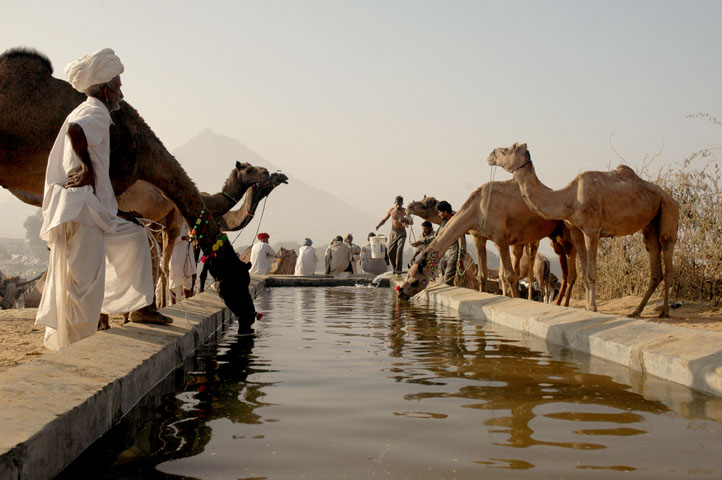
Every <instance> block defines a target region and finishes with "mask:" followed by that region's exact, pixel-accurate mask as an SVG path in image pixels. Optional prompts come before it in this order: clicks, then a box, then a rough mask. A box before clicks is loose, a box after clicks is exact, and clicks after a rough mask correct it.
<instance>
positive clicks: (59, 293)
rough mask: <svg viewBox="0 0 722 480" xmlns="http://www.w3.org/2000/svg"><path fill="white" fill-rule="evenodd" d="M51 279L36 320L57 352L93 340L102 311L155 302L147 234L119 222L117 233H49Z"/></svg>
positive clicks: (71, 229)
mask: <svg viewBox="0 0 722 480" xmlns="http://www.w3.org/2000/svg"><path fill="white" fill-rule="evenodd" d="M49 236H50V241H49V242H48V243H49V244H50V246H51V250H50V259H49V261H48V276H47V281H46V283H45V288H44V289H43V295H42V299H41V300H40V305H39V307H38V313H37V316H36V319H35V323H36V324H37V325H44V326H45V327H46V328H45V340H44V344H45V347H46V348H49V349H51V350H58V349H60V348H63V347H66V346H68V345H69V344H71V343H73V342H76V341H78V340H80V339H82V338H85V337H89V336H90V335H92V334H94V333H95V332H96V330H97V328H98V318H99V316H100V312H101V310H102V311H103V312H105V313H121V312H130V311H133V310H137V309H138V308H141V307H144V306H146V305H149V304H150V303H152V301H153V276H152V272H151V263H150V251H149V249H148V240H147V236H146V233H145V230H144V229H143V228H142V227H140V226H138V225H136V224H134V223H131V222H126V221H120V222H119V223H118V229H117V231H116V233H113V234H106V233H104V232H103V231H102V230H101V229H100V228H98V227H96V226H87V225H83V224H81V223H77V222H68V223H64V224H62V225H60V226H58V227H56V228H54V229H53V230H52V231H50V232H49Z"/></svg>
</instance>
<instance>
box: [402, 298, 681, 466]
mask: <svg viewBox="0 0 722 480" xmlns="http://www.w3.org/2000/svg"><path fill="white" fill-rule="evenodd" d="M389 341H390V344H391V352H390V354H389V355H390V356H392V357H399V356H401V355H402V353H403V352H404V350H406V356H407V357H411V358H413V359H415V360H416V361H415V362H413V363H411V364H410V366H409V364H405V363H395V364H394V367H393V368H391V369H388V372H389V373H390V374H392V377H393V378H394V379H395V380H396V381H399V382H406V383H411V384H420V385H423V386H424V387H428V386H444V387H445V388H443V389H441V390H438V389H435V390H433V391H430V390H429V389H428V388H424V389H422V390H421V391H419V392H418V393H414V394H407V395H405V397H404V398H405V399H406V400H408V401H410V402H414V404H415V405H416V406H418V405H419V402H420V401H425V400H432V399H449V398H456V399H462V400H464V402H462V403H461V405H460V406H461V407H462V408H469V409H479V410H486V411H490V412H491V413H492V418H490V419H487V420H485V421H484V422H483V423H484V425H485V426H486V428H487V433H488V435H489V436H490V438H491V439H492V444H494V445H497V446H503V447H513V448H528V447H533V446H546V447H558V448H567V449H576V450H598V449H604V448H606V446H607V445H606V443H605V441H606V439H605V437H607V438H608V437H628V436H635V435H643V434H646V433H647V431H646V430H645V429H644V428H642V427H639V428H633V427H622V426H621V425H629V424H635V425H638V426H639V425H640V424H641V423H642V422H644V416H643V415H642V414H643V413H645V412H647V413H652V414H661V413H665V412H668V411H669V409H668V408H667V407H666V406H665V405H664V404H663V403H661V402H658V401H651V400H647V399H645V398H644V397H642V396H641V395H639V394H636V393H633V392H630V391H629V390H628V386H626V385H620V384H618V383H616V382H614V381H613V380H612V379H611V378H610V377H608V376H604V375H594V374H589V373H582V372H580V371H579V370H578V367H577V365H576V364H574V363H571V362H564V361H556V360H552V359H550V358H549V356H548V355H546V354H542V353H540V352H535V351H532V350H529V349H527V348H524V347H521V346H519V345H517V344H516V343H515V342H511V341H509V340H505V339H503V338H500V337H498V336H496V335H494V334H489V333H487V331H486V330H485V328H484V326H474V327H469V326H468V324H465V323H464V322H461V321H453V320H446V321H440V319H439V318H438V316H437V315H434V314H433V312H431V311H429V310H428V308H427V307H419V306H415V305H409V304H404V305H402V304H398V305H397V306H395V307H394V309H393V314H392V315H391V319H390V322H389ZM419 365H422V366H423V368H419ZM455 380H462V382H461V383H462V385H461V386H459V387H457V388H455V389H451V388H449V387H451V386H452V385H454V384H457V383H459V382H457V381H455ZM422 404H423V403H422ZM602 410H603V411H602ZM540 412H541V413H540ZM396 415H413V416H416V417H418V416H427V417H429V418H443V417H444V415H443V414H440V413H438V412H436V413H435V412H424V411H422V412H419V411H414V412H397V413H396ZM539 417H542V418H543V420H544V423H545V424H548V423H549V420H560V421H565V422H569V425H570V427H569V428H566V429H565V430H566V432H567V433H566V434H563V435H562V436H568V437H575V436H577V435H584V436H587V437H589V438H590V439H591V438H594V441H572V440H566V441H565V440H556V439H545V438H544V436H545V433H544V432H545V431H549V429H548V427H545V428H543V429H539V431H535V429H534V428H533V427H532V425H533V424H534V422H535V420H538V419H539ZM584 423H590V424H593V425H604V426H603V427H599V428H577V427H579V425H580V424H584ZM615 424H618V425H620V427H610V425H615ZM559 430H560V427H559V426H557V428H556V429H553V430H551V432H553V434H554V436H559V435H560V431H559ZM561 430H564V428H563V427H562V428H561ZM478 463H479V464H483V465H487V466H489V467H493V468H507V469H529V468H532V467H534V464H533V463H531V462H529V461H517V460H509V459H507V460H504V459H499V458H489V459H486V460H478ZM585 468H594V467H593V466H587V467H585ZM605 468H606V467H605ZM615 469H619V470H624V471H629V470H633V469H634V468H633V467H628V466H616V467H615Z"/></svg>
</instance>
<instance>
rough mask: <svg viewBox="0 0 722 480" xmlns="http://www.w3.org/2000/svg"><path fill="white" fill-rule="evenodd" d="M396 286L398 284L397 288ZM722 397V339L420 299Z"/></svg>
mask: <svg viewBox="0 0 722 480" xmlns="http://www.w3.org/2000/svg"><path fill="white" fill-rule="evenodd" d="M393 283H394V282H392V284H393ZM414 300H415V301H427V302H429V303H431V304H434V305H438V306H445V307H449V308H453V309H455V310H457V311H459V312H460V313H465V314H470V315H473V316H475V317H478V318H483V319H486V320H489V321H491V322H494V323H497V324H501V325H504V326H506V327H510V328H512V329H515V330H518V331H522V332H526V333H528V334H531V335H534V336H536V337H539V338H542V339H544V340H545V341H547V342H549V343H552V344H556V345H562V346H564V347H568V348H571V349H574V350H579V351H581V352H584V353H588V354H591V355H594V356H596V357H599V358H603V359H605V360H609V361H612V362H615V363H618V364H620V365H623V366H625V367H628V368H630V369H633V370H636V371H638V372H641V374H643V375H654V376H656V377H658V378H661V379H663V380H668V381H672V382H676V383H679V384H682V385H685V386H687V387H691V388H693V389H695V390H699V391H702V392H705V393H710V394H713V395H717V396H722V333H720V332H708V331H701V330H692V329H688V328H683V327H675V326H671V325H663V324H658V323H654V322H649V321H644V320H638V319H634V318H627V317H615V316H612V315H604V314H600V313H594V312H587V311H585V310H579V309H576V308H569V307H558V306H556V305H547V304H543V303H539V302H530V301H528V300H522V299H519V298H507V297H502V296H499V295H491V294H488V293H480V292H475V291H473V290H468V289H464V288H456V287H449V286H447V285H439V284H432V285H431V286H429V287H428V288H427V289H426V290H424V291H422V292H420V293H419V294H417V295H416V297H414Z"/></svg>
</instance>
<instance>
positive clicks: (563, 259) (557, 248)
mask: <svg viewBox="0 0 722 480" xmlns="http://www.w3.org/2000/svg"><path fill="white" fill-rule="evenodd" d="M549 240H550V241H551V244H552V248H553V249H554V253H556V254H557V256H558V257H559V267H560V268H561V269H562V286H561V288H560V289H559V295H558V296H557V298H556V304H557V305H561V303H562V297H563V296H564V293H565V292H566V291H567V278H568V277H569V267H568V265H567V252H566V251H565V250H564V247H563V246H562V245H561V244H560V243H559V242H557V241H556V240H555V239H554V238H550V239H549ZM567 306H568V305H567Z"/></svg>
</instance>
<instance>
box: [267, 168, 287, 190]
mask: <svg viewBox="0 0 722 480" xmlns="http://www.w3.org/2000/svg"><path fill="white" fill-rule="evenodd" d="M282 183H285V184H288V176H286V175H285V174H283V173H281V172H273V173H272V174H271V184H272V185H273V186H274V188H275V187H277V186H279V185H280V184H282Z"/></svg>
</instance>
